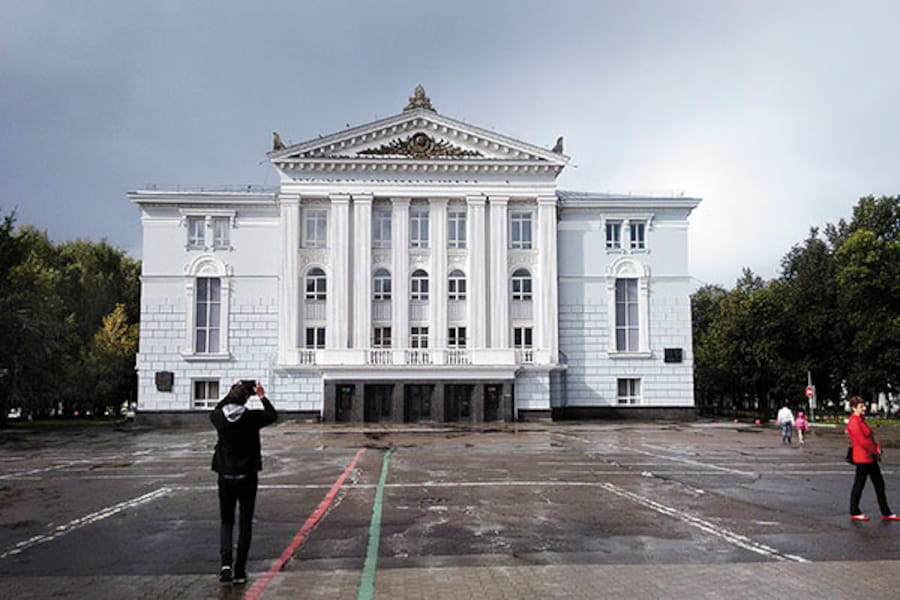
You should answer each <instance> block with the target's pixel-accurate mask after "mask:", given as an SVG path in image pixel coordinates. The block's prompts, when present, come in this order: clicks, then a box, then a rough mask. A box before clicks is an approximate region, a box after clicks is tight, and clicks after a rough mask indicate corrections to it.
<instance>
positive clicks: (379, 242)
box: [372, 208, 393, 248]
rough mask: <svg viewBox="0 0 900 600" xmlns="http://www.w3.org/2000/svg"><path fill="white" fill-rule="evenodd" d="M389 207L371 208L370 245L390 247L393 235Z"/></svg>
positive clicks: (391, 216)
mask: <svg viewBox="0 0 900 600" xmlns="http://www.w3.org/2000/svg"><path fill="white" fill-rule="evenodd" d="M392 219H393V215H392V214H391V209H390V208H375V209H373V210H372V247H373V248H390V247H391V242H392V236H393V230H392V227H393V225H392Z"/></svg>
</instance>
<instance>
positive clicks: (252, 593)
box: [244, 448, 366, 600]
mask: <svg viewBox="0 0 900 600" xmlns="http://www.w3.org/2000/svg"><path fill="white" fill-rule="evenodd" d="M365 451H366V449H365V448H360V449H359V450H357V451H356V456H354V457H353V460H351V461H350V464H349V465H347V468H346V469H344V472H343V473H342V474H341V476H340V477H338V478H337V481H335V482H334V485H333V486H331V490H329V492H328V494H327V495H326V496H325V499H324V500H322V502H320V503H319V506H318V507H317V508H316V510H314V511H313V513H312V514H311V515H309V518H308V519H306V522H305V523H304V524H303V527H301V528H300V531H298V532H297V535H295V536H294V539H293V540H291V543H290V544H288V547H287V548H285V549H284V552H282V553H281V556H280V557H279V558H278V560H276V561H275V562H274V563H272V567H271V568H270V569H269V570H268V571H267V572H266V574H265V575H263V576H262V577H260V578H259V579H258V580H257V581H256V583H255V584H253V587H251V588H250V589H249V590H247V593H246V594H244V600H259V598H260V597H261V596H262V593H263V591H264V590H265V589H266V587H267V586H268V585H269V583H270V582H271V581H272V579H273V578H274V577H275V575H276V574H277V573H278V571H280V570H281V569H282V567H284V564H285V563H286V562H287V561H289V560H290V559H291V557H292V556H293V555H294V553H295V552H296V551H297V549H298V548H299V547H300V545H301V544H303V542H304V541H306V536H308V535H309V532H310V531H312V529H313V527H315V526H316V524H317V523H318V522H319V520H320V519H321V518H322V516H323V515H324V514H325V512H326V511H327V510H328V507H330V506H331V503H332V502H334V497H335V496H337V493H338V491H339V490H340V489H341V486H342V485H344V481H345V480H346V479H347V477H348V476H349V475H350V472H351V471H352V470H353V467H355V466H356V463H357V462H358V461H359V458H360V457H361V456H362V455H363V453H364V452H365Z"/></svg>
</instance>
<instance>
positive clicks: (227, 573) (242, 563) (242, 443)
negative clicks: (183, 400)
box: [209, 380, 278, 583]
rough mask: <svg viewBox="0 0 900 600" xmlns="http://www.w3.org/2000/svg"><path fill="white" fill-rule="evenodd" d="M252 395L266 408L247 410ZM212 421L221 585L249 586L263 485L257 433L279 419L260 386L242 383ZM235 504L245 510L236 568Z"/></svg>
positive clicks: (229, 395)
mask: <svg viewBox="0 0 900 600" xmlns="http://www.w3.org/2000/svg"><path fill="white" fill-rule="evenodd" d="M254 393H255V394H256V395H257V396H258V397H259V399H260V401H261V402H262V405H263V409H262V410H248V409H247V407H246V406H245V405H246V403H247V399H248V398H249V397H250V396H251V395H252V394H254ZM209 419H210V421H212V422H213V425H215V426H216V431H217V432H218V434H219V439H218V441H217V442H216V449H215V452H214V453H213V458H212V470H213V471H215V472H216V473H218V474H219V482H218V483H219V516H220V520H221V527H220V529H219V558H220V560H221V563H220V564H221V567H220V569H219V581H221V582H222V583H229V582H233V583H246V582H247V554H248V553H249V552H250V539H251V538H252V535H253V532H252V528H253V511H254V509H255V507H256V489H257V486H258V484H259V479H258V475H257V473H258V472H259V471H261V470H262V449H261V447H260V441H259V430H260V429H261V428H263V427H265V426H266V425H271V424H272V423H274V422H275V421H276V420H277V419H278V413H277V412H275V407H274V406H272V403H271V402H269V399H268V398H266V392H265V390H264V389H263V386H262V384H261V383H259V382H256V381H250V380H243V381H241V382H240V383H236V384H234V385H233V386H231V390H230V391H229V392H228V394H227V395H226V396H225V397H224V398H222V401H221V402H219V403H218V404H217V405H216V407H215V408H214V409H213V411H212V413H211V414H210V415H209ZM237 504H240V506H241V513H240V515H241V516H240V523H239V530H238V544H237V557H236V560H234V561H233V562H232V550H233V545H232V532H233V530H234V510H235V507H236V506H237Z"/></svg>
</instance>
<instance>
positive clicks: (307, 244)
mask: <svg viewBox="0 0 900 600" xmlns="http://www.w3.org/2000/svg"><path fill="white" fill-rule="evenodd" d="M311 226H312V230H313V234H314V235H313V236H310V227H311ZM303 247H304V248H327V247H328V209H327V208H323V207H316V208H304V209H303Z"/></svg>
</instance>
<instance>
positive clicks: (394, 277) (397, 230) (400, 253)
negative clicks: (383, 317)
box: [391, 198, 410, 348]
mask: <svg viewBox="0 0 900 600" xmlns="http://www.w3.org/2000/svg"><path fill="white" fill-rule="evenodd" d="M409 202H410V199H409V198H391V204H392V205H393V210H392V211H391V231H392V233H393V238H392V239H391V248H392V251H393V252H392V254H393V260H392V263H393V266H392V268H391V285H392V289H393V291H392V294H391V309H392V311H393V315H392V316H393V324H392V330H391V338H392V340H391V342H392V344H393V346H394V348H408V347H409Z"/></svg>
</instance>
